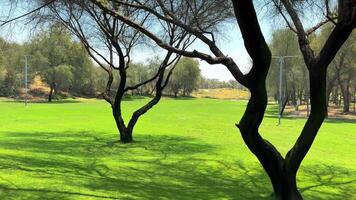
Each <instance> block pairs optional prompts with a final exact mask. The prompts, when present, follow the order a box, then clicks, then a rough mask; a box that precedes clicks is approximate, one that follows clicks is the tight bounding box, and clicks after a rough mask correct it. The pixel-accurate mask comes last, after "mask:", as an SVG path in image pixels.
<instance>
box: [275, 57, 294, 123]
mask: <svg viewBox="0 0 356 200" xmlns="http://www.w3.org/2000/svg"><path fill="white" fill-rule="evenodd" d="M298 57H299V56H273V57H272V58H276V59H278V63H279V100H278V103H279V106H278V126H279V125H280V124H281V118H282V81H283V65H284V63H285V62H284V61H285V59H286V58H298Z"/></svg>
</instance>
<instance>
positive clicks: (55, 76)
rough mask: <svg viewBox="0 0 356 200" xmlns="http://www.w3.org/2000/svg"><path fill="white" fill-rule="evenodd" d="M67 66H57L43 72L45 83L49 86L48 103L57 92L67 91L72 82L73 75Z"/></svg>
mask: <svg viewBox="0 0 356 200" xmlns="http://www.w3.org/2000/svg"><path fill="white" fill-rule="evenodd" d="M71 68H72V67H71V66H69V65H58V66H55V67H50V68H48V69H47V70H46V71H44V73H43V75H44V78H45V81H46V82H47V83H49V85H50V92H49V96H48V101H49V102H51V101H52V98H53V97H54V96H56V95H57V94H58V91H65V90H66V91H68V90H69V88H70V87H71V85H72V82H73V74H72V71H71Z"/></svg>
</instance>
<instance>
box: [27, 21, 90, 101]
mask: <svg viewBox="0 0 356 200" xmlns="http://www.w3.org/2000/svg"><path fill="white" fill-rule="evenodd" d="M27 52H28V54H31V55H32V59H30V64H31V66H33V68H34V69H33V70H35V71H37V72H38V73H39V74H40V75H41V76H42V78H43V79H44V80H45V82H46V83H47V84H48V85H49V87H50V92H49V95H48V101H49V102H51V101H52V98H53V97H54V96H55V95H56V94H58V92H60V91H62V89H65V90H66V91H67V92H72V93H75V94H77V95H94V88H93V83H92V77H93V69H94V67H93V64H92V62H91V60H90V59H89V56H88V54H87V53H86V51H85V49H84V47H83V46H82V45H81V44H80V43H78V42H76V41H74V40H73V39H72V36H71V34H70V32H68V31H67V30H66V29H65V27H63V26H61V25H60V24H54V25H52V26H50V27H49V29H48V30H45V31H42V32H39V33H38V34H37V35H36V36H35V37H34V38H33V39H32V40H31V41H30V42H29V43H28V44H27ZM66 78H67V80H66ZM53 95H54V96H53Z"/></svg>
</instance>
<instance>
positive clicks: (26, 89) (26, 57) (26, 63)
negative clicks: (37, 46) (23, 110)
mask: <svg viewBox="0 0 356 200" xmlns="http://www.w3.org/2000/svg"><path fill="white" fill-rule="evenodd" d="M30 56H31V55H24V57H25V106H26V107H27V97H28V94H27V93H28V78H27V76H28V57H30Z"/></svg>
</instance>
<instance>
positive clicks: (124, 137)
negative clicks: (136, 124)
mask: <svg viewBox="0 0 356 200" xmlns="http://www.w3.org/2000/svg"><path fill="white" fill-rule="evenodd" d="M120 141H121V142H122V143H124V144H126V143H132V142H133V140H132V129H128V128H126V129H124V130H123V131H122V132H120Z"/></svg>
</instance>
